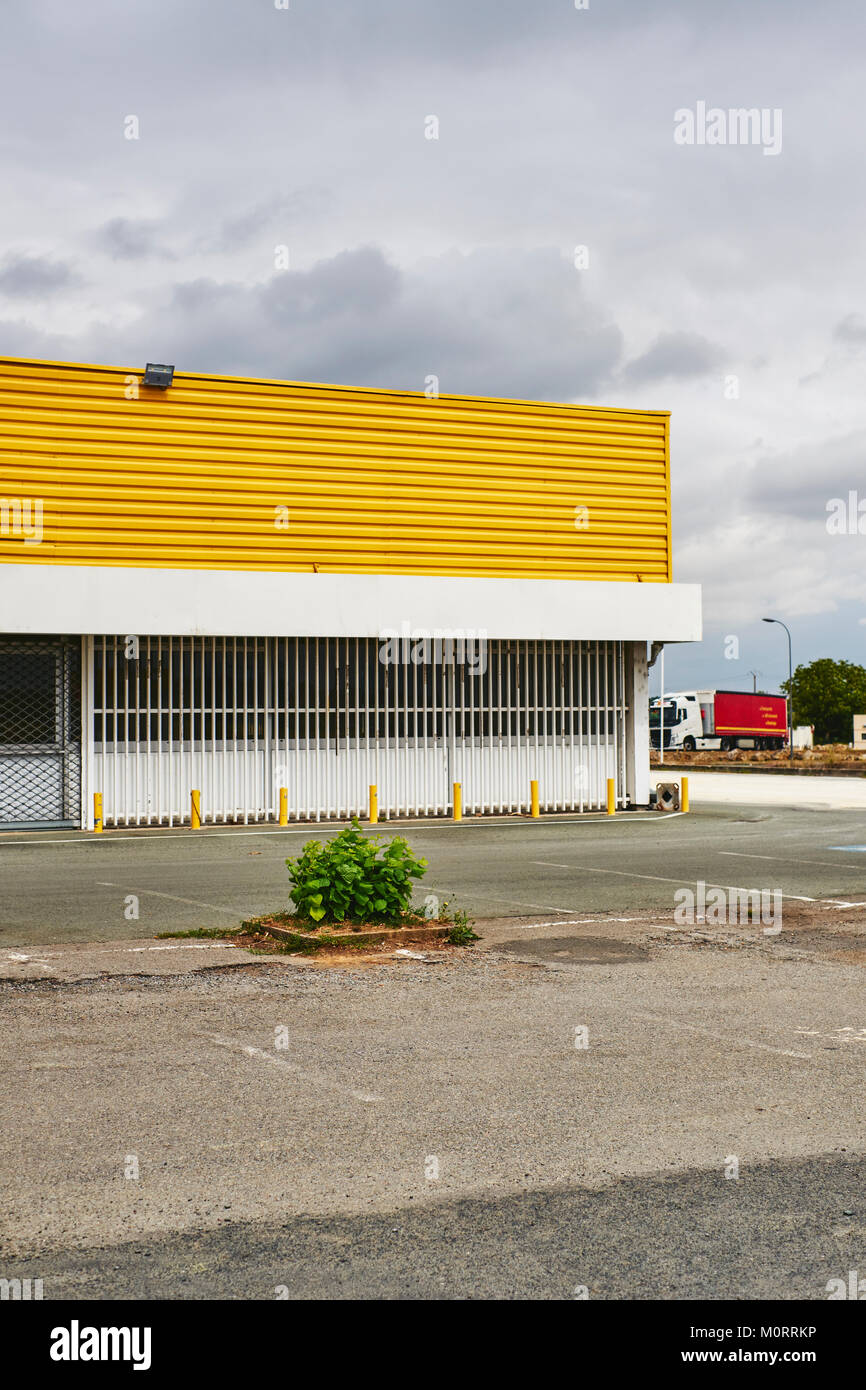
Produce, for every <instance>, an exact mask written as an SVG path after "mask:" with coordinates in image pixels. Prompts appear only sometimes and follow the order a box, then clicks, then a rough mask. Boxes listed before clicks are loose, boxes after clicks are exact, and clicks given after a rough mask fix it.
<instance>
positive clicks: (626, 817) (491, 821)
mask: <svg viewBox="0 0 866 1390" xmlns="http://www.w3.org/2000/svg"><path fill="white" fill-rule="evenodd" d="M685 814H686V813H685V811H666V812H664V814H662V813H661V812H654V813H653V814H652V815H649V816H644V815H637V814H633V813H632V812H631V811H620V812H618V813H617V815H615V816H609V815H608V814H607V812H606V811H598V812H595V811H587V812H585V813H584V814H583V815H582V816H569V817H568V818H564V819H561V820H560V819H557V820H546V819H545V818H544V817H541V818H540V819H539V820H533V819H532V817H530V816H525V817H523V818H522V819H521V820H500V819H499V818H498V817H487V816H467V817H465V818H464V819H463V820H462V821H460V822H459V823H455V822H454V821H451V820H449V821H445V820H443V821H436V822H433V821H431V822H430V824H429V825H428V824H427V823H426V822H425V821H410V822H409V823H408V824H405V823H403V824H401V823H400V822H398V821H380V822H379V823H378V825H362V826H361V829H362V830H369V831H372V833H373V834H375V835H379V834H382V833H383V832H384V831H386V830H393V831H394V833H395V834H401V835H402V834H403V833H405V832H406V831H412V833H413V834H424V835H426V833H427V831H428V830H480V829H487V830H489V829H491V828H492V829H498V830H520V829H527V828H531V827H533V826H534V827H535V828H536V829H537V828H539V827H541V826H544V827H550V826H557V825H616V826H618V827H620V828H622V826H624V825H634V824H635V823H636V822H637V823H638V824H645V823H646V822H647V821H652V823H653V825H661V824H662V822H663V821H669V820H677V819H678V817H679V816H683V815H685ZM348 824H349V822H348V821H345V822H341V823H340V824H339V825H317V824H312V825H304V826H301V827H299V828H297V829H283V828H282V827H280V828H279V829H274V830H196V831H195V834H194V836H193V835H191V834H190V832H189V830H186V827H185V826H180V825H178V826H177V827H176V828H175V829H174V830H166V831H159V832H158V833H156V834H152V833H151V832H150V831H149V830H148V829H147V826H141V828H140V829H138V830H105V831H103V833H102V834H101V835H93V836H88V838H87V839H86V840H85V839H82V838H81V836H80V835H74V836H72V835H70V836H64V837H63V838H62V839H57V840H54V839H52V840H45V839H40V840H14V839H4V838H3V837H2V836H0V849H3V848H8V847H9V846H12V847H14V846H16V845H37V846H39V847H40V848H41V849H50V848H51V846H52V845H116V844H132V843H137V844H145V843H146V842H147V841H149V840H178V841H180V840H181V839H183V840H185V841H186V843H188V844H200V843H201V841H202V840H220V839H224V838H228V839H232V838H234V839H237V840H243V839H246V838H249V837H250V836H253V835H338V834H339V832H340V831H341V830H345V829H346V827H347V825H348ZM184 830H186V834H185V835H184V834H183V832H184ZM46 833H47V834H50V833H51V832H50V831H48V832H46Z"/></svg>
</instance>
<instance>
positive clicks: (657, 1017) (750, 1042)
mask: <svg viewBox="0 0 866 1390" xmlns="http://www.w3.org/2000/svg"><path fill="white" fill-rule="evenodd" d="M633 1017H634V1018H642V1019H645V1020H646V1022H648V1023H663V1024H664V1025H665V1027H666V1028H680V1029H682V1030H683V1031H684V1032H686V1033H698V1034H700V1036H702V1037H704V1038H712V1039H713V1041H714V1042H723V1043H727V1045H728V1046H729V1047H751V1048H754V1049H755V1050H757V1051H758V1052H773V1053H775V1055H776V1056H777V1057H796V1058H798V1059H799V1060H801V1061H804V1062H811V1061H812V1060H813V1054H812V1053H811V1052H794V1051H793V1050H792V1049H791V1048H787V1047H771V1046H770V1044H769V1043H761V1042H755V1040H754V1039H753V1038H744V1037H743V1035H742V1034H741V1033H738V1034H736V1036H733V1037H732V1036H730V1035H729V1034H727V1033H716V1032H713V1030H712V1029H710V1028H698V1027H696V1025H695V1024H694V1023H682V1022H680V1021H679V1020H678V1019H673V1018H668V1017H667V1015H666V1014H634V1015H633Z"/></svg>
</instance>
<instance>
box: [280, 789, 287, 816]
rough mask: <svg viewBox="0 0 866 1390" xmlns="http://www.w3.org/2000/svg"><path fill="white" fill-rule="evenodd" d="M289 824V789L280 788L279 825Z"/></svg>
mask: <svg viewBox="0 0 866 1390" xmlns="http://www.w3.org/2000/svg"><path fill="white" fill-rule="evenodd" d="M288 823H289V789H288V787H280V825H288Z"/></svg>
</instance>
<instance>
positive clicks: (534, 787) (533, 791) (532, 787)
mask: <svg viewBox="0 0 866 1390" xmlns="http://www.w3.org/2000/svg"><path fill="white" fill-rule="evenodd" d="M529 791H530V795H531V797H532V812H531V814H532V815H533V816H534V817H535V818H536V820H537V819H538V817H539V816H540V815H541V812H540V811H539V809H538V783H537V782H530V784H529Z"/></svg>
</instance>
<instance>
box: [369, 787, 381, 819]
mask: <svg viewBox="0 0 866 1390" xmlns="http://www.w3.org/2000/svg"><path fill="white" fill-rule="evenodd" d="M378 819H379V793H378V791H377V790H376V783H375V782H371V783H370V824H371V825H375V824H376V822H377V821H378Z"/></svg>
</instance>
